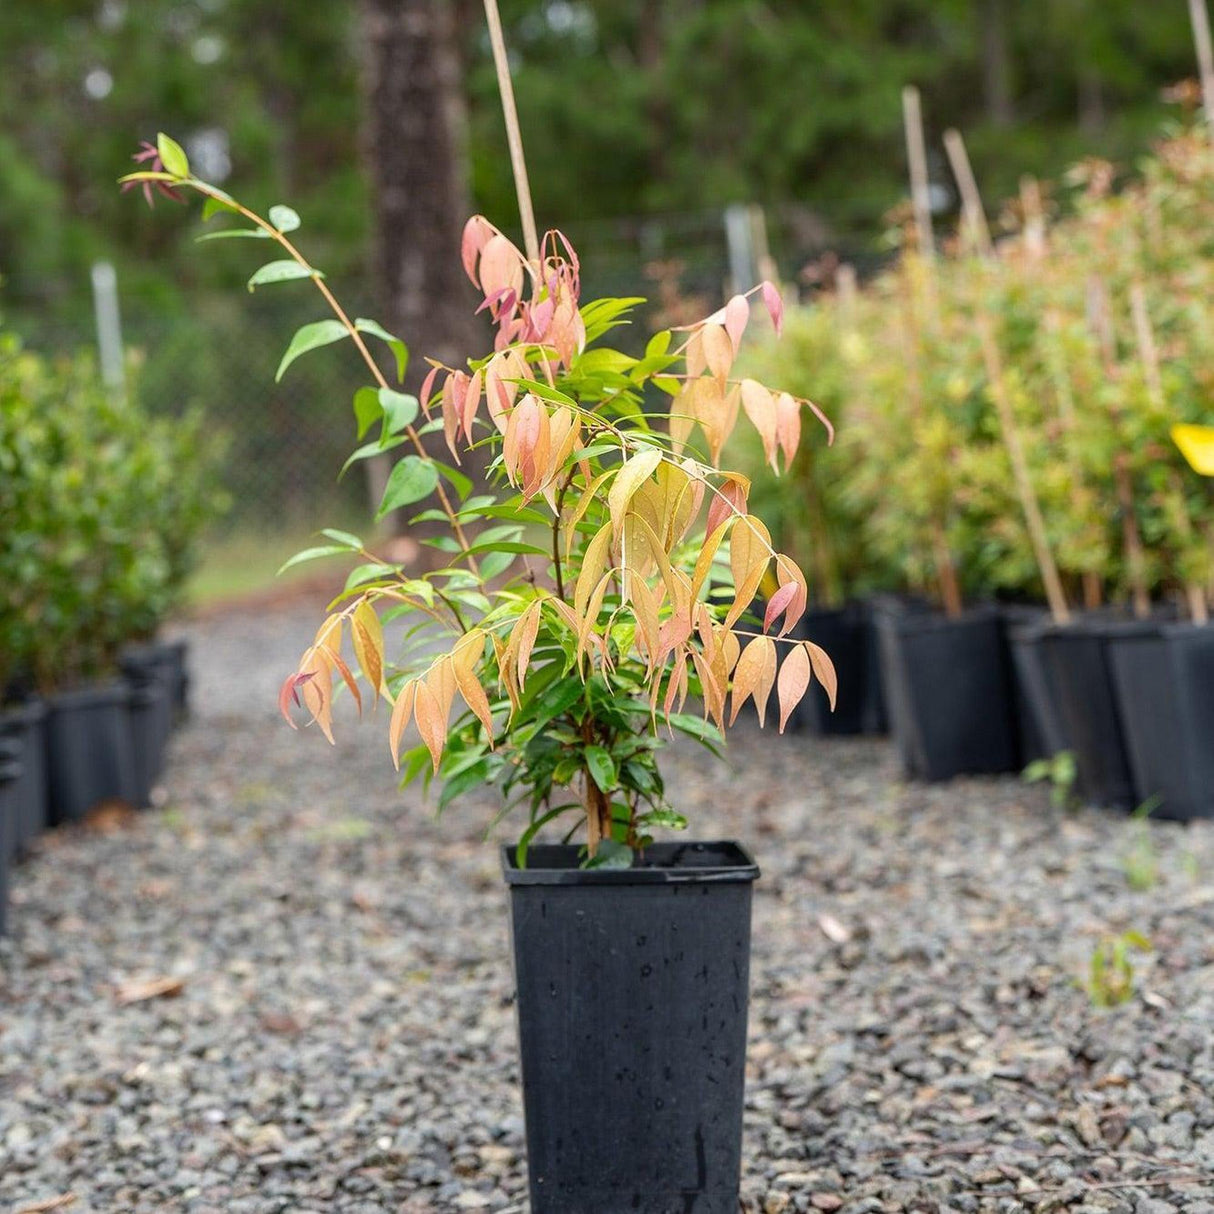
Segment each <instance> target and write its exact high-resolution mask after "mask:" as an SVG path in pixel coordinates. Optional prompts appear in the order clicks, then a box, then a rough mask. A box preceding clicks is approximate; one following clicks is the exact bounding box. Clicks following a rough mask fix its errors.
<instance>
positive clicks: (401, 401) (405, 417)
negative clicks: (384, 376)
mask: <svg viewBox="0 0 1214 1214" xmlns="http://www.w3.org/2000/svg"><path fill="white" fill-rule="evenodd" d="M378 401H379V406H380V408H381V409H382V410H383V415H384V432H385V433H386V434H399V433H400V432H401V431H402V430H403V429H404V428H405V427H406V426H409V425H412V423H413V419H414V418H415V417H416V416H417V410H418V403H417V397H416V396H408V395H406V394H405V393H404V392H395V391H393V390H392V389H391V388H380V390H379V396H378ZM359 437H360V438H361V437H362V435H359Z"/></svg>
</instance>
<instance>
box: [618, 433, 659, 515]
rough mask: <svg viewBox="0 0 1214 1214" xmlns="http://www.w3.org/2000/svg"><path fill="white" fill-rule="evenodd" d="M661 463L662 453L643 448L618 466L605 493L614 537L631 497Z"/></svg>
mask: <svg viewBox="0 0 1214 1214" xmlns="http://www.w3.org/2000/svg"><path fill="white" fill-rule="evenodd" d="M661 462H662V452H661V451H660V450H659V449H658V448H657V447H645V448H644V449H643V450H641V451H638V452H637V453H636V454H635V455H634V456H632V457H631V458H630V459H628V460H626V461H625V462H624V463H623V464H621V465H620V469H619V471H618V472H617V473H616V474H615V480H614V481H612V482H611V489H610V490H609V491H608V493H607V509H608V511H609V513H610V515H611V521H612V524H613V525H614V527H615V534H616V535H619V533H620V528H621V527H623V525H624V514H625V512H626V511H627V509H628V503H629V502H630V501H631V500H632V495H633V494H634V493H635V492H636V491H637V490H638V489H639V488H640V487H641V485H642V484H643V483H644V482H645V481H647V480H648V479H649V478H650V477H651V476H652V475H653V473H654V470H655V469H656V468H657V466H658V465H659V464H660V463H661Z"/></svg>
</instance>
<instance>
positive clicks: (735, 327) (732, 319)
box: [725, 295, 750, 354]
mask: <svg viewBox="0 0 1214 1214" xmlns="http://www.w3.org/2000/svg"><path fill="white" fill-rule="evenodd" d="M749 319H750V304H749V303H748V302H747V300H746V296H745V295H735V296H733V297H732V298H731V299H730V301H729V302H728V303H727V304H726V305H725V332H726V333H728V334H729V340H730V342H731V343H732V344H733V350H734V353H735V354H736V353H737V352H738V347H739V346H740V345H741V344H742V334H743V333H745V332H746V322H747V321H748V320H749Z"/></svg>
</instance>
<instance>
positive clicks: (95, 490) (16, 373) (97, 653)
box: [0, 333, 226, 692]
mask: <svg viewBox="0 0 1214 1214" xmlns="http://www.w3.org/2000/svg"><path fill="white" fill-rule="evenodd" d="M220 459H221V451H220V449H219V444H218V443H217V441H216V440H215V439H214V438H213V437H212V436H211V435H210V433H209V432H208V431H207V429H206V428H205V426H204V424H203V421H202V418H201V416H200V415H198V414H189V415H185V416H183V417H181V418H178V419H172V420H170V419H161V418H157V419H150V418H149V417H147V416H146V415H145V413H144V412H143V410H142V409H141V408H140V407H139V405H138V404H137V403H136V402H135V401H134V400H133V399H126V400H124V399H118V398H116V397H114V396H113V395H111V394H110V393H108V392H107V391H106V390H105V389H104V388H103V387H102V385H101V382H100V379H99V376H98V374H97V371H96V368H95V366H94V364H93V360H92V359H91V358H89V357H87V356H84V355H81V356H78V357H75V358H71V359H65V360H62V361H58V362H54V363H51V362H48V361H47V360H45V359H43V358H40V357H39V356H38V355H36V354H34V353H32V352H30V351H27V350H23V349H22V348H21V346H20V344H19V343H18V341H17V340H16V339H15V338H14V337H12V336H11V335H7V334H3V333H0V517H3V519H4V523H5V525H4V529H3V532H2V533H0V587H2V597H0V692H2V691H3V688H4V686H5V685H6V684H8V683H10V682H11V681H13V680H18V681H25V682H33V683H34V684H36V685H37V686H38V687H39V688H41V689H43V690H53V689H55V688H59V687H64V686H67V685H71V684H73V683H76V682H79V681H81V680H84V679H90V678H96V677H99V676H104V675H105V674H107V673H109V672H110V671H111V670H112V669H113V668H114V664H115V661H116V658H117V655H118V653H119V651H120V650H121V648H122V647H123V646H124V645H125V644H127V643H129V642H130V641H133V640H138V639H144V638H148V637H150V636H151V635H152V634H154V632H155V631H156V629H157V627H158V626H159V624H160V623H161V622H162V621H163V620H164V618H165V617H166V615H167V614H168V613H169V612H170V611H171V610H172V609H173V607H174V606H175V605H176V604H177V602H178V599H179V596H180V594H181V592H182V589H183V586H184V581H185V578H186V577H187V575H188V574H189V572H190V571H191V569H192V567H193V562H194V558H195V546H196V541H197V538H198V536H199V534H200V531H201V529H202V528H203V526H204V525H205V524H206V523H207V522H208V521H209V520H210V519H211V518H212V517H213V516H214V515H215V514H216V513H218V512H219V511H221V510H222V509H223V508H224V507H225V505H226V502H225V499H224V496H223V495H222V493H221V492H220V491H219V490H218V489H217V488H216V485H217V479H216V477H217V472H218V469H219V463H220Z"/></svg>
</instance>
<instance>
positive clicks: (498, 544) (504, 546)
mask: <svg viewBox="0 0 1214 1214" xmlns="http://www.w3.org/2000/svg"><path fill="white" fill-rule="evenodd" d="M486 552H510V553H513V554H514V555H516V556H517V555H518V554H519V553H525V554H526V555H527V556H546V557H551V556H552V553H551V552H549V551H548V549H547V548H537V547H536V546H535V545H534V544H523V543H515V542H510V541H506V540H491V541H490V542H489V543H487V544H473V545H472V547H471V548H469V549H468V551H467V552H465V553H464V555H465V556H481V555H482V554H483V553H486Z"/></svg>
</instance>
